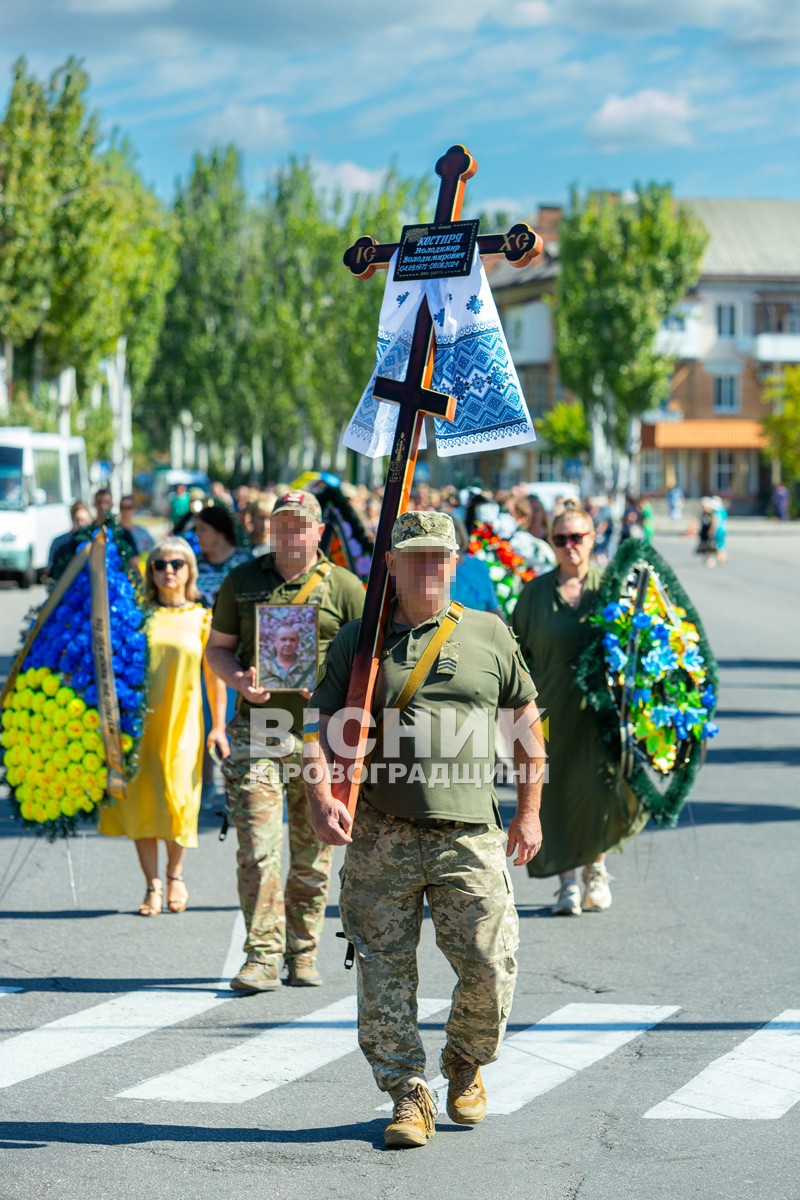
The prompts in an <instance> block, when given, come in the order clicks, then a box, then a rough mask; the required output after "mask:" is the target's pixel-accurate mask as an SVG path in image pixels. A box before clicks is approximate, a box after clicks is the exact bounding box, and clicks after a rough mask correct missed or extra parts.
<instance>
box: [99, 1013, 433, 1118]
mask: <svg viewBox="0 0 800 1200" xmlns="http://www.w3.org/2000/svg"><path fill="white" fill-rule="evenodd" d="M418 1003H419V1013H420V1016H421V1017H423V1018H424V1017H429V1016H432V1015H433V1013H436V1012H439V1010H440V1009H443V1008H446V1007H447V1006H448V1005H449V1001H448V1000H425V999H421V1000H419V1002H418ZM357 1049H358V1041H357V1033H356V998H355V996H346V997H345V998H344V999H343V1000H336V1001H335V1002H334V1003H333V1004H329V1005H327V1006H326V1007H325V1008H319V1009H317V1010H316V1011H315V1012H312V1013H309V1014H308V1015H307V1016H304V1017H298V1018H297V1020H295V1021H290V1022H289V1023H288V1024H286V1025H279V1026H277V1028H275V1029H269V1030H267V1031H266V1032H265V1033H260V1034H258V1035H257V1036H256V1037H251V1038H248V1039H247V1040H246V1041H244V1042H242V1043H240V1044H239V1045H238V1046H233V1047H231V1048H230V1049H228V1050H221V1051H220V1052H219V1053H218V1054H211V1055H209V1056H208V1057H207V1058H202V1059H200V1060H199V1061H198V1062H195V1063H191V1064H190V1065H189V1066H186V1067H180V1068H179V1069H178V1070H176V1071H169V1072H167V1073H166V1074H164V1075H157V1076H155V1078H153V1079H148V1080H145V1082H144V1083H141V1084H139V1085H138V1086H136V1087H132V1088H128V1089H127V1091H124V1092H120V1093H119V1096H120V1097H121V1098H122V1099H126V1100H169V1101H171V1102H175V1101H179V1102H183V1103H196V1104H241V1103H243V1102H244V1101H245V1100H254V1099H255V1098H256V1097H257V1096H262V1095H263V1094H264V1093H265V1092H270V1091H272V1090H273V1089H274V1088H279V1087H282V1086H283V1085H284V1084H286V1083H292V1082H293V1081H294V1080H296V1079H300V1078H302V1076H303V1075H309V1074H310V1073H311V1072H312V1071H317V1070H319V1068H320V1067H324V1066H326V1065H327V1064H328V1063H330V1062H334V1061H335V1060H336V1059H337V1058H343V1057H344V1056H345V1055H346V1054H352V1053H353V1051H355V1050H357Z"/></svg>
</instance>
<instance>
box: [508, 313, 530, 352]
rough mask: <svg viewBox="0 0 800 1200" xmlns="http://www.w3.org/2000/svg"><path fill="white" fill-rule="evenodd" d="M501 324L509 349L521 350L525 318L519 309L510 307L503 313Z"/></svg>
mask: <svg viewBox="0 0 800 1200" xmlns="http://www.w3.org/2000/svg"><path fill="white" fill-rule="evenodd" d="M503 326H504V328H505V333H506V340H507V342H508V348H509V350H512V351H514V350H521V349H522V339H523V336H524V334H525V318H524V316H523V314H522V313H521V312H520V311H519V309H511V310H510V311H507V312H506V313H504V315H503Z"/></svg>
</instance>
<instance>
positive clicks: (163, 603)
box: [158, 600, 191, 609]
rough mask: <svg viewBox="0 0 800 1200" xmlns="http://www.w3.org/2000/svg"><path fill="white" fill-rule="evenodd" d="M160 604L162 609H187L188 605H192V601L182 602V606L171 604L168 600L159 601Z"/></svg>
mask: <svg viewBox="0 0 800 1200" xmlns="http://www.w3.org/2000/svg"><path fill="white" fill-rule="evenodd" d="M158 603H159V606H160V607H161V608H175V609H178V608H186V605H187V604H191V600H181V602H180V604H169V603H168V602H167V601H166V600H159V602H158Z"/></svg>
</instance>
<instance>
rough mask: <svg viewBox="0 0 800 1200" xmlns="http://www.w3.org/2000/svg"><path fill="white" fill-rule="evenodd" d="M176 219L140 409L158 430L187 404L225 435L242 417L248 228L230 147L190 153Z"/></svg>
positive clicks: (214, 430)
mask: <svg viewBox="0 0 800 1200" xmlns="http://www.w3.org/2000/svg"><path fill="white" fill-rule="evenodd" d="M175 219H176V223H177V233H178V241H179V244H178V252H177V271H176V275H175V279H174V284H173V286H172V288H171V290H170V292H169V294H168V296H167V302H166V316H165V320H164V324H163V328H162V330H161V336H160V341H159V347H158V353H157V359H156V365H155V369H154V371H153V378H152V382H151V385H150V387H149V388H148V396H147V401H146V405H145V409H144V414H145V417H146V419H147V420H149V422H150V425H151V427H152V429H153V431H154V432H155V431H156V430H160V431H161V432H162V433H163V429H164V421H165V418H166V419H167V420H176V419H177V418H178V416H179V415H180V413H181V412H182V411H184V410H187V411H188V412H190V413H191V414H192V415H193V417H194V418H195V420H197V421H200V422H202V424H203V426H204V428H205V429H206V431H207V432H209V433H211V434H212V436H217V437H219V438H220V440H224V433H225V430H226V429H230V428H231V427H232V426H234V427H235V425H236V424H237V422H238V420H239V419H240V416H241V414H240V401H241V370H240V363H241V357H240V356H241V351H242V346H243V345H244V344H246V342H247V340H248V337H249V335H250V333H251V332H252V331H251V326H250V323H249V320H248V313H247V299H248V297H247V294H246V292H247V283H248V276H249V273H250V267H251V258H252V232H251V226H250V218H249V214H248V209H247V203H246V198H245V193H244V188H243V187H242V183H241V178H240V161H239V155H238V152H237V151H236V150H235V149H234V147H232V146H228V147H226V148H224V149H215V150H212V151H211V152H210V153H209V154H208V155H207V156H203V155H200V154H198V155H196V156H195V159H194V163H193V169H192V173H191V176H190V178H189V180H188V182H187V183H186V184H185V185H184V186H182V187H180V188H179V191H178V195H177V198H176V201H175Z"/></svg>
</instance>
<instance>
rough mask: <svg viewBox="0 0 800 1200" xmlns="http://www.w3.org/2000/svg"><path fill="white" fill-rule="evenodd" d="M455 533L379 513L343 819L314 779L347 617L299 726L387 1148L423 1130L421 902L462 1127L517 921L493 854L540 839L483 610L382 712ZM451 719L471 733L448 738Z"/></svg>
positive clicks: (534, 799) (518, 664)
mask: <svg viewBox="0 0 800 1200" xmlns="http://www.w3.org/2000/svg"><path fill="white" fill-rule="evenodd" d="M456 549H457V543H456V538H455V529H454V527H453V522H452V520H451V519H450V517H449V516H447V515H445V514H443V513H425V512H407V513H404V514H403V515H402V516H401V517H399V518H398V520H397V521H396V522H395V525H394V529H393V531H392V552H391V553H390V554H388V555H387V562H388V566H389V571H390V573H391V575H392V576H393V577H394V581H395V588H396V593H397V594H396V599H395V600H394V601H393V604H392V609H391V610H390V615H389V621H388V626H387V631H386V639H385V642H384V648H383V653H382V658H381V668H380V672H379V674H378V680H377V685H376V702H375V704H374V707H373V711H374V712H375V713H376V714H382V716H381V717H380V718H378V719H379V720H380V721H381V722H382V733H381V734H379V735H378V737H377V742H376V745H375V750H374V754H373V757H372V759H371V763H370V778H369V781H368V782H367V783H366V784H365V786H364V788H363V791H362V796H361V799H360V802H359V806H358V810H357V812H356V816H355V823H354V824H353V823H352V822H351V819H350V816H349V813H348V812H347V809H346V808H345V806H344V805H343V804H341V803H340V802H339V801H338V800H336V799H335V798H334V797H333V795H332V793H331V788H330V782H329V780H330V772H331V769H332V768H331V764H332V762H333V756H332V753H331V749H330V744H331V741H333V742H334V744H336V739H335V738H334V736H333V735H334V732H336V733H337V735H341V729H340V728H339V729H337V720H336V717H335V715H334V714H336V713H337V712H338V711H339V710H341V709H342V708H343V707H344V706H345V698H346V695H347V685H348V682H349V676H350V668H351V664H352V661H353V654H354V650H355V645H356V638H357V636H358V628H359V622H357V621H356V622H353V623H352V624H351V625H346V626H345V627H344V628H343V629H342V630H341V631H340V633H339V634H338V635H337V636H336V638H334V640H333V642H332V644H331V646H330V649H329V652H328V656H327V658H326V660H325V663H324V665H323V668H322V671H321V673H320V677H319V679H318V680H317V686H316V688H315V690H314V694H313V696H312V697H311V701H310V704H309V710H308V715H307V722H306V734H305V739H304V740H305V753H306V758H307V759H308V760H310V762H311V763H313V764H314V768H313V770H312V769H311V767H310V766H309V768H308V769H307V770H306V772H305V774H306V778H307V788H308V794H309V800H310V802H311V809H312V821H313V824H314V828H315V830H316V832H317V834H318V835H319V837H320V838H321V839H322V840H323V841H324V842H328V843H330V844H332V845H347V854H346V858H345V865H344V868H343V871H342V890H341V895H340V902H339V903H340V911H341V916H342V923H343V925H344V929H345V933H346V935H347V937H348V938H349V939H350V941H351V942H352V943H353V945H354V946H355V951H356V961H357V964H358V1018H359V1044H360V1046H361V1049H362V1050H363V1052H364V1054H365V1055H366V1058H367V1060H368V1061H369V1064H370V1066H371V1067H372V1071H373V1074H374V1076H375V1080H376V1082H377V1084H378V1087H379V1088H381V1090H383V1091H386V1092H389V1094H390V1095H391V1097H392V1099H393V1100H394V1113H393V1116H392V1120H391V1122H390V1123H389V1125H388V1126H387V1128H386V1132H385V1140H386V1144H387V1145H389V1146H421V1145H424V1144H425V1143H426V1142H427V1141H428V1139H429V1138H431V1137H433V1134H434V1115H435V1105H434V1103H433V1099H432V1097H431V1094H430V1091H429V1089H428V1085H427V1083H426V1081H425V1053H424V1050H423V1046H422V1041H421V1039H420V1035H419V1030H418V1027H417V1020H416V1013H417V1000H416V990H417V963H416V953H417V944H418V941H419V934H420V925H421V922H422V913H423V903H424V900H425V899H427V902H428V905H429V907H430V912H431V917H432V919H433V923H434V926H435V929H436V940H437V944H438V946H439V948H440V949H441V950H442V951H443V952H444V954H445V955H446V957H447V959H448V961H449V963H450V965H451V967H452V968H453V970H454V971H455V973H456V976H457V979H458V982H457V984H456V987H455V990H454V992H453V1001H452V1006H451V1010H450V1016H449V1019H448V1022H447V1027H446V1032H447V1041H446V1044H445V1047H444V1050H443V1052H442V1058H441V1066H442V1070H443V1072H444V1074H445V1076H446V1077H447V1079H448V1093H447V1111H448V1114H449V1115H450V1117H451V1118H452V1119H453V1120H454V1121H456V1122H458V1123H459V1124H462V1125H475V1124H477V1123H478V1122H479V1121H481V1120H482V1119H483V1116H484V1114H485V1111H486V1093H485V1091H484V1088H483V1083H482V1080H481V1073H480V1067H481V1066H482V1065H483V1064H485V1063H489V1062H492V1061H493V1060H494V1059H495V1058H496V1057H497V1055H498V1053H499V1050H500V1044H501V1041H502V1037H503V1032H504V1030H505V1026H506V1022H507V1020H508V1014H509V1010H510V1008H511V1000H512V996H513V992H514V982H515V977H516V959H515V957H514V951H515V950H516V947H517V944H518V923H517V915H516V910H515V908H514V900H513V894H512V889H511V880H510V878H509V875H508V870H507V868H506V861H505V856H506V854H512V853H513V852H514V850H515V849H516V851H517V856H516V859H515V864H523V863H527V862H528V861H529V860H530V859H531V858H533V856H534V854H536V853H537V851H538V849H539V847H540V845H541V828H540V825H539V818H538V810H539V797H540V791H541V781H540V778H539V775H540V768H541V767H543V765H544V764H543V762H542V761H541V760H542V758H543V753H544V752H543V750H542V749H541V747H542V746H543V742H542V740H541V726H540V723H539V714H538V711H537V708H536V705H535V703H534V697H535V696H536V689H535V687H534V686H533V683H532V681H531V678H530V675H529V674H528V672H527V670H526V668H525V666H524V664H523V662H522V660H521V658H520V656H519V652H518V647H517V645H516V642H515V640H514V638H513V635H512V634H511V633H510V632H509V631H508V629H507V628H506V627H505V626H504V625H503V623H502V622H501V621H500V620H499V619H498V618H497V617H496V616H494V615H493V614H491V613H482V612H477V611H475V610H472V609H464V610H463V614H462V615H461V617H460V620H459V623H458V624H457V625H456V627H455V629H454V630H453V631H452V633H451V635H450V636H449V637H448V640H447V641H446V642H444V644H443V645H441V646H440V648H439V649H438V654H437V656H436V658H435V660H432V661H431V666H430V668H429V669H428V670H427V673H424V671H423V674H424V677H423V678H422V681H421V683H420V684H419V686H418V687H417V689H416V691H415V692H414V693H413V695H412V696H411V698H410V699H409V700H408V701H407V702H406V703H405V705H404V706H403V707H402V708H400V710H399V713H398V710H397V709H396V708H395V709H394V711H393V712H391V713H390V712H389V711H388V710H389V709H390V708H392V707H393V706H394V705H395V703H396V701H397V699H398V698H399V697H400V694H401V692H402V691H403V689H404V686H405V685H406V682H407V680H408V678H409V675H410V674H411V671H412V670H413V668H414V666H415V664H416V663H418V662H419V661H420V659H421V658H422V657H423V655H424V653H425V648H426V646H427V645H428V643H429V642H431V641H432V640H433V639H434V637H437V636H439V629H440V626H442V624H443V622H444V621H447V617H448V593H449V583H450V579H451V577H452V574H453V571H454V569H455V565H456V560H457V555H456V553H455V552H456ZM453 615H454V616H456V617H457V616H458V611H457V610H455V611H454V613H453ZM444 628H445V629H447V628H449V622H448V624H445V626H444ZM499 709H503V710H506V711H509V710H511V711H513V713H514V720H515V722H516V729H517V730H519V731H524V734H522V736H521V738H520V737H519V736H518V739H517V742H516V745H515V765H516V767H517V768H518V772H519V782H518V785H517V787H518V801H517V812H516V815H515V816H514V818H513V820H512V821H511V823H510V825H509V830H508V836H507V837H506V835H505V834H504V833H503V831H502V828H501V826H500V819H499V815H498V809H497V801H496V797H495V794H494V789H493V786H492V769H493V766H494V757H495V755H494V729H495V720H496V715H497V712H498V710H499ZM332 722H333V724H332ZM467 722H469V723H470V724H474V725H475V727H476V730H475V733H474V734H473V735H471V736H468V737H466V738H465V737H457V736H456V732H455V731H456V730H462V731H463V729H464V727H465V723H467ZM338 724H339V725H341V722H339V723H338ZM376 779H378V780H379V782H376V781H375V780H376ZM312 780H319V782H312Z"/></svg>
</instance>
